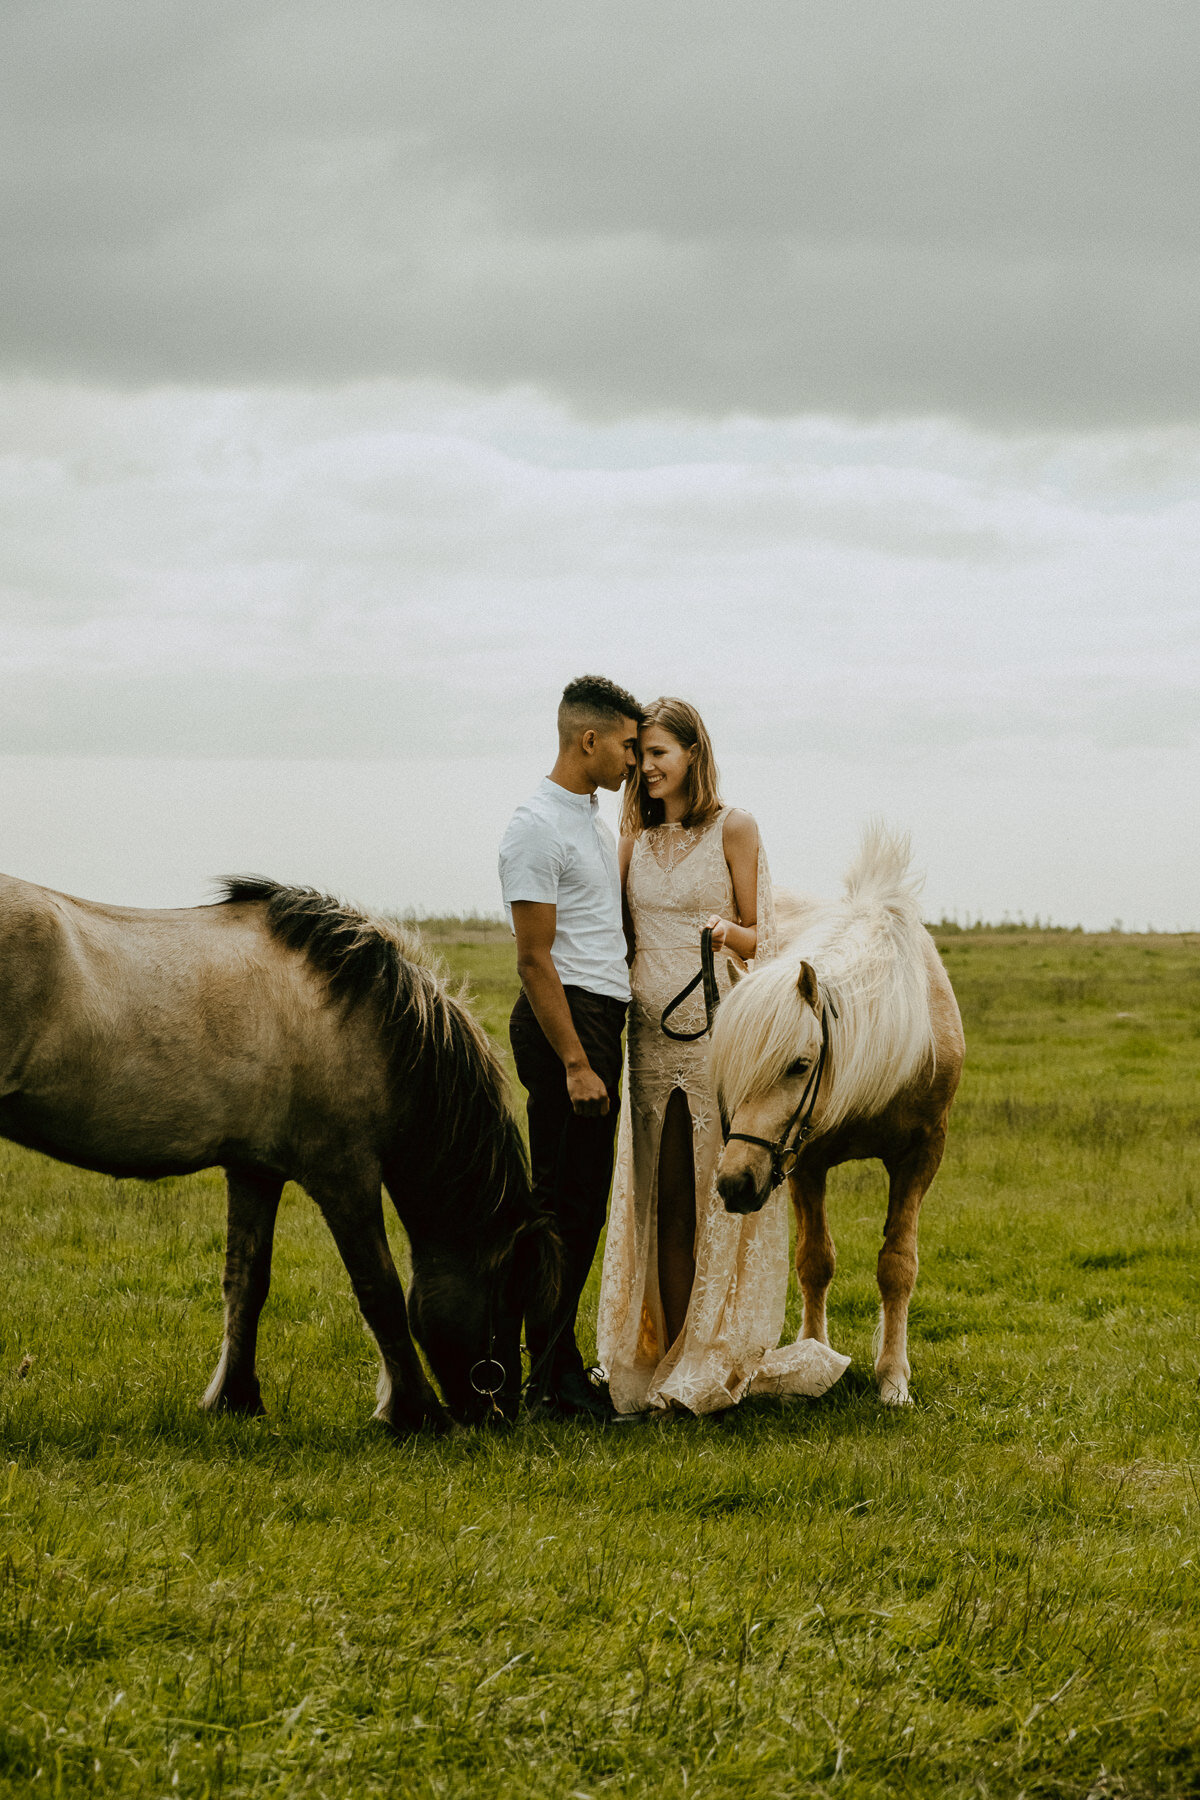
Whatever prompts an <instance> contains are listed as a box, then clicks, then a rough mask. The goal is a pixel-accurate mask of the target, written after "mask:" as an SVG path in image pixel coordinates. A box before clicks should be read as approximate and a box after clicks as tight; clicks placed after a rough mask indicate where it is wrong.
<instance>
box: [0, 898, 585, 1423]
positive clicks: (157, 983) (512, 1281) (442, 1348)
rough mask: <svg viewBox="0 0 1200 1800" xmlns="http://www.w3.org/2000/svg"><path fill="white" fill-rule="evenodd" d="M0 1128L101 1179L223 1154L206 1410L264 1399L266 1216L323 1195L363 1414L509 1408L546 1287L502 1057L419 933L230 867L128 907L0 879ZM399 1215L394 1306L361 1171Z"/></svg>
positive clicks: (548, 1252)
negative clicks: (221, 1318)
mask: <svg viewBox="0 0 1200 1800" xmlns="http://www.w3.org/2000/svg"><path fill="white" fill-rule="evenodd" d="M0 1135H3V1136H5V1137H8V1138H11V1139H13V1140H14V1141H15V1142H17V1143H19V1144H26V1145H28V1146H29V1147H30V1148H32V1149H34V1150H40V1151H44V1152H45V1153H46V1154H47V1155H49V1156H55V1157H59V1158H61V1159H62V1160H63V1161H64V1162H69V1163H75V1164H76V1165H78V1166H79V1167H80V1168H85V1169H98V1170H100V1171H102V1172H103V1173H106V1174H110V1175H118V1176H141V1177H145V1178H148V1179H149V1178H154V1177H158V1176H163V1175H183V1174H187V1173H190V1172H191V1171H193V1170H196V1169H203V1168H207V1167H209V1166H210V1165H213V1164H219V1165H221V1166H222V1167H223V1168H224V1170H225V1175H226V1181H227V1187H228V1235H227V1239H226V1253H225V1278H224V1295H225V1336H224V1343H223V1346H222V1349H221V1356H220V1361H219V1362H218V1364H217V1369H216V1373H215V1374H214V1375H213V1378H212V1381H211V1382H210V1383H209V1386H208V1390H207V1392H206V1393H205V1395H204V1400H203V1405H204V1406H206V1407H208V1408H210V1409H214V1410H215V1409H217V1408H227V1409H229V1410H230V1411H234V1412H243V1413H257V1412H261V1411H262V1400H261V1397H260V1393H259V1384H258V1377H257V1373H256V1370H255V1343H256V1337H257V1330H258V1318H259V1314H260V1312H261V1311H262V1306H263V1302H264V1301H265V1300H266V1297H267V1289H268V1287H269V1285H270V1277H271V1246H272V1239H273V1234H274V1230H275V1215H276V1209H277V1207H278V1205H279V1197H280V1194H281V1192H282V1189H283V1184H284V1182H285V1181H287V1180H295V1181H298V1182H299V1183H301V1184H302V1186H304V1187H305V1188H306V1189H307V1191H308V1192H309V1193H310V1194H311V1195H312V1198H313V1199H314V1200H315V1201H316V1203H317V1205H318V1206H319V1207H320V1209H321V1212H322V1213H323V1215H324V1217H325V1220H326V1222H327V1224H328V1225H329V1228H330V1230H331V1232H332V1233H333V1237H334V1240H335V1242H336V1244H337V1247H338V1249H339V1251H340V1252H341V1256H342V1260H343V1262H344V1263H345V1265H346V1268H347V1271H348V1272H349V1275H350V1280H351V1282H352V1284H353V1287H354V1292H355V1295H356V1297H357V1300H358V1304H359V1306H360V1308H361V1310H362V1315H363V1318H364V1319H365V1321H366V1323H367V1325H368V1326H369V1328H370V1330H371V1332H372V1333H373V1335H374V1337H375V1340H376V1343H377V1344H378V1346H379V1355H380V1363H381V1367H380V1376H379V1386H378V1406H377V1409H376V1417H377V1418H379V1419H382V1420H383V1421H385V1422H386V1423H387V1424H388V1425H390V1426H392V1427H393V1428H394V1429H397V1430H404V1429H415V1428H418V1427H420V1426H423V1425H433V1426H443V1425H445V1424H447V1423H448V1420H447V1415H446V1411H445V1410H444V1409H443V1405H442V1401H441V1400H439V1398H438V1396H437V1394H436V1393H435V1392H434V1390H433V1388H432V1386H431V1385H430V1383H429V1381H428V1379H427V1377H426V1375H425V1372H424V1370H423V1368H422V1366H421V1361H420V1358H419V1357H418V1355H417V1352H416V1349H415V1347H414V1343H413V1337H412V1335H410V1319H411V1327H412V1331H413V1332H415V1334H416V1337H417V1339H418V1341H419V1342H420V1343H421V1345H422V1346H423V1348H424V1350H425V1353H426V1355H427V1356H428V1358H429V1363H430V1366H431V1367H432V1369H433V1372H434V1374H435V1376H436V1377H437V1380H438V1382H439V1384H440V1386H441V1390H442V1396H443V1398H444V1401H445V1406H446V1408H448V1409H449V1412H450V1413H451V1414H452V1415H453V1416H454V1417H455V1418H456V1419H459V1420H463V1421H468V1422H469V1421H472V1420H475V1419H479V1418H482V1417H484V1416H492V1414H493V1411H494V1409H493V1407H492V1404H491V1391H493V1390H494V1391H495V1393H496V1397H497V1400H498V1402H499V1404H500V1406H501V1408H502V1410H503V1411H504V1413H505V1414H506V1416H508V1417H512V1416H513V1415H514V1414H515V1412H516V1408H517V1401H518V1396H519V1392H520V1373H521V1362H520V1322H521V1315H522V1311H523V1310H524V1309H525V1308H526V1306H527V1305H536V1306H545V1305H549V1304H550V1303H551V1301H552V1289H553V1281H554V1266H555V1265H554V1256H555V1246H554V1243H553V1240H552V1239H551V1238H550V1237H549V1236H548V1235H547V1228H546V1226H545V1224H544V1222H543V1221H541V1219H540V1218H539V1217H538V1216H537V1215H536V1214H535V1211H534V1206H533V1202H532V1199H531V1196H530V1190H529V1179H528V1173H527V1168H526V1162H525V1154H524V1150H523V1147H522V1144H521V1140H520V1136H519V1134H518V1131H517V1127H516V1124H515V1122H514V1120H513V1117H512V1114H511V1113H510V1111H509V1110H508V1106H507V1095H506V1090H505V1083H504V1077H503V1073H502V1071H501V1068H500V1065H499V1063H498V1061H497V1058H496V1056H495V1053H494V1052H493V1050H492V1049H491V1046H490V1045H489V1043H488V1041H487V1038H486V1037H485V1035H484V1033H483V1032H482V1031H481V1030H480V1028H479V1026H478V1025H477V1024H476V1023H475V1021H474V1019H473V1018H472V1017H471V1015H470V1013H469V1012H468V1011H467V1010H466V1007H465V1006H464V1005H463V1004H462V1003H461V1002H460V1001H459V1000H458V999H456V998H454V997H453V996H451V995H450V994H448V993H447V992H446V990H445V988H444V987H443V985H442V983H441V981H440V980H439V979H438V977H437V974H436V973H435V971H434V970H433V969H431V968H430V967H429V966H427V965H426V963H424V962H423V961H422V960H421V956H420V951H419V948H418V946H417V944H416V941H415V940H414V939H412V938H411V937H410V936H409V935H408V934H406V933H405V932H403V931H402V930H400V929H399V928H398V927H397V926H395V925H393V924H391V923H390V922H389V921H387V920H384V919H378V918H370V917H368V916H366V915H365V914H363V913H360V912H356V911H354V910H353V909H352V908H350V907H347V906H343V905H341V904H340V903H339V902H338V901H336V900H333V899H330V898H329V897H328V896H327V895H324V894H320V893H317V892H315V891H314V890H312V889H310V888H289V887H282V886H280V885H278V884H277V883H275V882H272V881H266V880H263V879H260V878H257V877H255V878H247V879H240V880H234V881H230V882H228V883H227V884H226V886H225V890H224V899H223V900H222V901H220V902H218V903H217V904H216V905H213V906H201V907H194V908H190V909H187V910H180V911H174V912H144V911H140V910H134V909H132V908H127V907H117V906H99V905H95V904H93V903H91V902H89V901H86V900H76V899H72V898H70V897H69V896H67V895H65V894H58V893H53V892H51V891H50V890H49V889H46V888H40V887H34V886H32V885H30V884H29V883H27V882H22V881H15V880H13V879H11V878H10V877H7V876H0ZM383 1184H386V1186H387V1190H388V1193H389V1194H390V1195H391V1198H392V1201H393V1203H394V1205H395V1207H396V1210H397V1212H398V1213H399V1215H400V1218H401V1220H402V1221H403V1224H404V1227H405V1229H406V1231H407V1233H408V1238H409V1243H410V1245H411V1249H412V1280H411V1283H410V1286H409V1291H408V1305H407V1308H406V1306H405V1298H404V1291H403V1289H402V1287H401V1285H400V1280H399V1277H398V1275H397V1273H396V1269H395V1265H394V1263H393V1261H392V1257H391V1253H390V1251H389V1249H388V1242H387V1236H386V1233H385V1231H384V1220H383V1206H382V1199H381V1186H382V1185H383Z"/></svg>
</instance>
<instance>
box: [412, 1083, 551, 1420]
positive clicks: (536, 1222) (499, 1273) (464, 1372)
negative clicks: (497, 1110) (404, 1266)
mask: <svg viewBox="0 0 1200 1800" xmlns="http://www.w3.org/2000/svg"><path fill="white" fill-rule="evenodd" d="M504 1140H505V1141H504V1142H503V1143H502V1146H501V1150H500V1152H499V1154H498V1156H497V1159H496V1162H495V1165H494V1167H493V1170H492V1177H493V1180H492V1183H491V1184H489V1185H485V1186H484V1187H483V1188H482V1189H476V1188H474V1187H471V1188H467V1189H462V1188H460V1189H459V1190H458V1191H457V1193H455V1192H452V1191H451V1190H450V1189H447V1190H444V1191H443V1193H442V1194H441V1195H440V1196H439V1204H438V1205H437V1207H436V1209H433V1208H430V1209H422V1211H423V1214H424V1216H423V1218H422V1220H421V1222H420V1224H419V1225H418V1224H416V1221H415V1220H414V1221H413V1223H411V1224H410V1228H409V1242H410V1245H411V1248H412V1281H411V1283H410V1284H409V1291H408V1310H409V1318H410V1320H411V1323H412V1329H413V1333H414V1335H415V1336H416V1338H417V1340H418V1342H419V1343H420V1345H421V1348H422V1349H423V1350H424V1352H425V1355H426V1356H427V1357H428V1359H429V1366H430V1368H431V1369H432V1371H433V1374H434V1377H435V1379H436V1380H437V1383H438V1386H439V1387H440V1388H441V1391H442V1397H443V1399H444V1400H445V1402H446V1405H447V1407H448V1408H449V1410H450V1412H451V1413H452V1414H453V1416H454V1418H455V1419H457V1420H458V1421H459V1422H460V1423H461V1424H465V1425H476V1424H488V1423H492V1422H497V1423H498V1422H499V1421H500V1420H501V1419H504V1420H508V1421H511V1420H513V1419H515V1418H516V1415H517V1408H518V1405H519V1403H520V1398H521V1321H522V1319H523V1318H524V1317H525V1315H526V1313H527V1312H528V1311H530V1310H531V1309H532V1310H537V1309H539V1308H544V1307H545V1306H546V1304H547V1302H548V1300H549V1299H550V1298H552V1296H553V1294H554V1293H555V1292H556V1291H557V1283H558V1266H559V1243H558V1237H557V1234H556V1233H555V1231H554V1229H553V1226H552V1224H551V1222H550V1221H549V1220H548V1219H545V1218H542V1217H541V1216H540V1215H538V1214H537V1213H535V1211H534V1207H533V1199H532V1196H531V1193H530V1188H529V1173H528V1168H527V1165H526V1161H525V1153H524V1150H523V1148H522V1145H521V1140H520V1136H519V1134H518V1132H517V1128H516V1125H515V1123H514V1122H512V1120H511V1118H509V1119H506V1121H505V1133H504ZM468 1202H469V1216H468Z"/></svg>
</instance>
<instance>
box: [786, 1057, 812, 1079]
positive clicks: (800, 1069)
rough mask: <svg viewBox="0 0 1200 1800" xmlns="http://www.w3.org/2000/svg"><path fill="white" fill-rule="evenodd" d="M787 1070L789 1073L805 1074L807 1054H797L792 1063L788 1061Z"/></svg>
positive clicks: (806, 1071)
mask: <svg viewBox="0 0 1200 1800" xmlns="http://www.w3.org/2000/svg"><path fill="white" fill-rule="evenodd" d="M787 1072H788V1074H789V1075H805V1074H807V1073H808V1058H807V1056H798V1057H797V1058H796V1060H795V1062H794V1063H789V1064H788V1071H787Z"/></svg>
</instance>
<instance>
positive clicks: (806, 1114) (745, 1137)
mask: <svg viewBox="0 0 1200 1800" xmlns="http://www.w3.org/2000/svg"><path fill="white" fill-rule="evenodd" d="M837 1016H838V1015H837V1010H836V1008H835V1007H834V1005H833V1003H832V1001H829V1000H823V1001H822V1002H821V1048H820V1050H819V1051H818V1052H817V1060H816V1062H815V1063H814V1064H813V1067H812V1069H811V1071H810V1073H809V1077H808V1080H807V1081H806V1082H805V1084H804V1092H803V1093H802V1094H801V1096H800V1102H799V1104H798V1105H797V1106H796V1107H795V1109H794V1110H793V1112H792V1113H791V1115H790V1116H789V1118H788V1121H787V1124H786V1125H785V1126H784V1128H783V1130H782V1131H781V1132H780V1134H779V1136H778V1137H777V1138H761V1137H753V1136H752V1135H751V1134H750V1132H748V1131H730V1129H729V1122H728V1120H727V1119H726V1117H725V1112H724V1109H723V1108H722V1111H721V1135H722V1137H723V1138H724V1140H725V1142H726V1143H727V1144H728V1143H730V1142H731V1141H732V1140H733V1139H735V1138H736V1139H737V1141H738V1142H739V1143H742V1144H757V1145H758V1147H759V1149H760V1150H769V1151H770V1153H771V1187H772V1188H773V1189H774V1188H777V1187H782V1185H783V1183H784V1182H785V1181H786V1180H787V1178H788V1176H789V1175H790V1174H791V1173H792V1170H793V1169H794V1168H795V1167H796V1162H797V1160H798V1158H799V1155H800V1152H801V1151H802V1150H803V1148H804V1145H805V1142H806V1141H807V1139H808V1138H809V1137H811V1136H812V1129H813V1113H814V1111H815V1110H816V1105H817V1094H818V1092H819V1091H820V1087H821V1076H822V1075H823V1074H824V1072H825V1064H826V1061H827V1060H828V1057H829V1021H830V1018H831V1017H832V1018H834V1019H836V1018H837ZM793 1132H795V1136H794V1137H793V1136H792V1133H793ZM789 1138H790V1139H791V1141H790V1143H789V1141H788V1140H789Z"/></svg>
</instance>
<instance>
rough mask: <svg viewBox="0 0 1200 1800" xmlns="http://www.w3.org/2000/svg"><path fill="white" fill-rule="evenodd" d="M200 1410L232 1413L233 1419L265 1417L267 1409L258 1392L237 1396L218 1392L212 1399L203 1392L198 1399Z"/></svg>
mask: <svg viewBox="0 0 1200 1800" xmlns="http://www.w3.org/2000/svg"><path fill="white" fill-rule="evenodd" d="M200 1411H201V1412H206V1413H232V1414H233V1416H234V1418H235V1419H265V1418H266V1416H267V1409H266V1407H265V1406H264V1405H263V1403H262V1399H261V1397H260V1396H259V1395H258V1394H254V1395H247V1396H245V1397H244V1398H240V1399H239V1398H238V1397H237V1396H236V1395H234V1394H218V1395H216V1397H215V1398H214V1399H212V1400H210V1399H209V1397H208V1395H207V1394H205V1396H204V1398H203V1400H201V1401H200Z"/></svg>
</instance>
